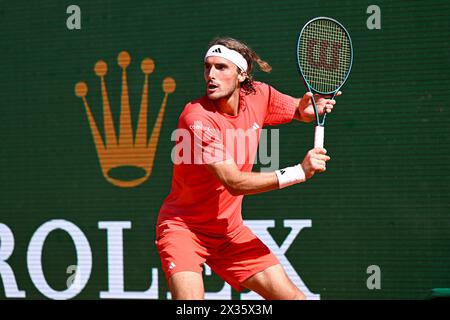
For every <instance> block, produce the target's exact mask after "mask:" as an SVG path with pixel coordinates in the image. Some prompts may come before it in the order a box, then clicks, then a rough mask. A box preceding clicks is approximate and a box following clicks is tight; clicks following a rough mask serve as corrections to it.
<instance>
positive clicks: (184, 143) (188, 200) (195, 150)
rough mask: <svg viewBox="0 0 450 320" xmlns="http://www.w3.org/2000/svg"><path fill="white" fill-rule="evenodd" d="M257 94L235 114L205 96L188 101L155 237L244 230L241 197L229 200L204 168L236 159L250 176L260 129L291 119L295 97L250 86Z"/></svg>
mask: <svg viewBox="0 0 450 320" xmlns="http://www.w3.org/2000/svg"><path fill="white" fill-rule="evenodd" d="M254 87H255V89H256V93H255V94H248V95H245V94H243V93H242V91H241V93H240V100H239V112H238V114H237V115H236V116H231V115H228V114H224V113H221V112H220V111H218V110H217V109H216V107H215V105H214V103H213V102H212V101H211V100H209V99H208V97H207V96H204V97H202V98H200V99H198V100H195V101H191V102H190V103H188V104H187V105H186V106H185V108H184V110H183V112H182V113H181V115H180V118H179V121H178V130H177V132H176V135H175V138H176V145H175V148H174V150H173V152H172V160H173V161H174V166H173V177H172V187H171V191H170V194H169V195H168V196H167V198H166V199H165V200H164V203H163V204H162V206H161V209H160V212H159V215H158V221H157V236H158V235H159V234H160V233H161V232H162V231H163V230H165V229H167V228H169V229H173V228H176V229H178V228H188V229H190V230H191V231H194V232H200V233H203V234H206V235H210V236H216V237H217V236H226V235H229V234H232V233H233V232H234V231H236V230H237V229H238V227H240V226H242V223H243V222H242V215H241V206H242V198H243V196H242V195H240V196H233V195H232V194H230V193H229V192H228V190H227V189H226V188H225V187H224V186H223V185H222V184H221V182H220V181H219V180H218V179H217V178H216V177H215V176H214V175H213V173H211V172H210V171H208V169H207V168H206V164H209V163H214V162H218V161H224V160H226V159H230V158H231V159H234V161H235V162H236V164H237V166H238V168H239V169H240V170H241V171H245V172H250V171H251V170H252V167H253V163H254V159H255V156H256V152H257V149H258V144H259V139H260V136H261V128H263V127H264V126H267V125H278V124H283V123H288V122H290V121H292V119H293V118H294V114H295V110H296V109H297V107H298V106H297V105H296V104H295V99H294V98H293V97H291V96H288V95H285V94H282V93H280V92H279V91H277V90H276V89H274V88H273V87H271V86H269V85H267V84H265V83H261V82H254Z"/></svg>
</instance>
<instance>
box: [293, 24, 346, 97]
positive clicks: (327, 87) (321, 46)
mask: <svg viewBox="0 0 450 320" xmlns="http://www.w3.org/2000/svg"><path fill="white" fill-rule="evenodd" d="M298 55H299V60H298V61H299V62H300V67H301V69H302V71H303V74H304V76H305V79H306V80H307V81H308V83H309V84H310V86H311V87H312V88H313V89H315V90H316V91H319V92H333V91H335V90H336V89H338V88H339V87H340V86H341V84H342V82H343V81H344V80H345V78H346V76H347V74H348V72H349V69H350V65H351V55H352V52H351V45H350V39H349V37H348V35H347V33H346V31H345V30H344V29H342V28H341V26H340V25H339V24H337V23H335V22H333V21H331V20H327V19H318V20H315V21H313V22H311V23H309V24H308V25H307V26H306V27H305V28H304V30H303V32H302V35H301V38H300V41H299V48H298Z"/></svg>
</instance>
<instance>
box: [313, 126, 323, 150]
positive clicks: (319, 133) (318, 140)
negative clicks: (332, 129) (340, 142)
mask: <svg viewBox="0 0 450 320" xmlns="http://www.w3.org/2000/svg"><path fill="white" fill-rule="evenodd" d="M324 136H325V127H324V126H316V128H315V130H314V148H323V140H324Z"/></svg>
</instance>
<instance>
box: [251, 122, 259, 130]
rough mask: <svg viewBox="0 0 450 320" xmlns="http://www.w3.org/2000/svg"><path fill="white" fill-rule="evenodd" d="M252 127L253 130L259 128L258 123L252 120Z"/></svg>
mask: <svg viewBox="0 0 450 320" xmlns="http://www.w3.org/2000/svg"><path fill="white" fill-rule="evenodd" d="M252 129H253V130H254V131H256V130H258V129H259V125H258V124H257V123H256V122H253V126H252Z"/></svg>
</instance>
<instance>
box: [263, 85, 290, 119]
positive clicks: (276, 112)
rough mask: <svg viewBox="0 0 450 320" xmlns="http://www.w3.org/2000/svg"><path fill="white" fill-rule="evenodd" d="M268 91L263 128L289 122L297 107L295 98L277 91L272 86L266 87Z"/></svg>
mask: <svg viewBox="0 0 450 320" xmlns="http://www.w3.org/2000/svg"><path fill="white" fill-rule="evenodd" d="M268 90H269V105H268V109H267V114H266V117H265V119H264V126H266V125H271V126H272V125H278V124H283V123H289V122H291V121H292V119H294V115H295V111H296V110H297V107H298V106H297V105H296V103H295V98H293V97H291V96H289V95H287V94H283V93H281V92H279V91H277V90H276V89H275V88H273V87H272V86H268Z"/></svg>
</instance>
